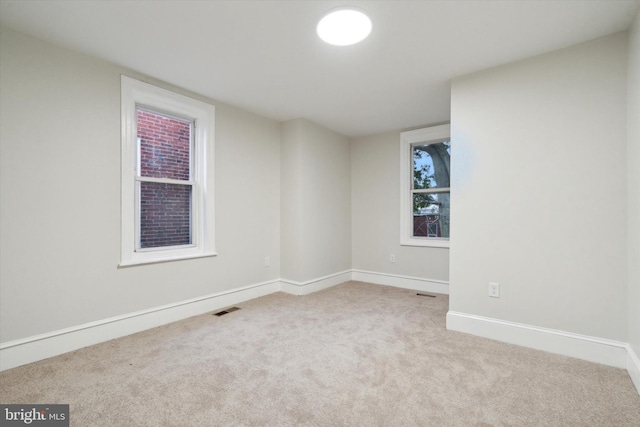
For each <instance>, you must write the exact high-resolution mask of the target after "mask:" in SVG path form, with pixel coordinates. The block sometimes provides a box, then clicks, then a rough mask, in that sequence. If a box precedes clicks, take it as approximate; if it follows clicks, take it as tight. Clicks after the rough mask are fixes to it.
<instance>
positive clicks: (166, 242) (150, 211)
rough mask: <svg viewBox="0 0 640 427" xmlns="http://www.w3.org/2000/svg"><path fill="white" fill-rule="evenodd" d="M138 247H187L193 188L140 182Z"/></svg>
mask: <svg viewBox="0 0 640 427" xmlns="http://www.w3.org/2000/svg"><path fill="white" fill-rule="evenodd" d="M139 185H140V247H141V248H156V247H161V246H177V245H189V244H191V243H193V242H192V238H191V197H192V194H191V193H192V186H191V185H180V184H164V183H158V182H140V183H139Z"/></svg>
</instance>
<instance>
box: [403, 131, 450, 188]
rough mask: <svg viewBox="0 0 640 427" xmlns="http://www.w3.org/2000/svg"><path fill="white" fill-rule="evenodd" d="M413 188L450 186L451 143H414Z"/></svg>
mask: <svg viewBox="0 0 640 427" xmlns="http://www.w3.org/2000/svg"><path fill="white" fill-rule="evenodd" d="M412 147H413V188H414V189H422V188H448V187H450V185H449V163H450V158H451V143H450V142H449V141H445V142H438V143H435V144H428V145H413V146H412Z"/></svg>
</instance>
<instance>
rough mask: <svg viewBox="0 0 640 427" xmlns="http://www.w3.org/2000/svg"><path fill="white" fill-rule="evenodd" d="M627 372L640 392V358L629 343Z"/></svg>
mask: <svg viewBox="0 0 640 427" xmlns="http://www.w3.org/2000/svg"><path fill="white" fill-rule="evenodd" d="M627 372H629V376H630V377H631V381H633V385H634V386H636V390H637V391H638V394H640V358H639V357H638V355H637V354H636V352H635V351H634V350H633V348H632V347H631V346H630V345H629V344H627Z"/></svg>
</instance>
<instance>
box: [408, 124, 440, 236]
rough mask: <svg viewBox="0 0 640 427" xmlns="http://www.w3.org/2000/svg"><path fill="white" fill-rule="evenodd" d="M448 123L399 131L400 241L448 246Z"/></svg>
mask: <svg viewBox="0 0 640 427" xmlns="http://www.w3.org/2000/svg"><path fill="white" fill-rule="evenodd" d="M449 133H450V126H449V125H441V126H434V127H430V128H423V129H416V130H413V131H407V132H402V134H401V138H400V146H401V155H400V157H401V212H400V215H401V221H400V229H401V236H400V243H401V244H402V245H409V246H435V247H449V231H450V227H449V225H450V211H451V203H450V194H451V193H450V159H451V143H450V136H449Z"/></svg>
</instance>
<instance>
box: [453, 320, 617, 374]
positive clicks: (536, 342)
mask: <svg viewBox="0 0 640 427" xmlns="http://www.w3.org/2000/svg"><path fill="white" fill-rule="evenodd" d="M447 329H450V330H453V331H459V332H465V333H468V334H472V335H477V336H481V337H484V338H490V339H494V340H497V341H502V342H507V343H510V344H516V345H520V346H523V347H529V348H533V349H536V350H543V351H547V352H550V353H556V354H561V355H564V356H571V357H575V358H578V359H583V360H588V361H590V362H595V363H601V364H603V365H608V366H613V367H616V368H622V369H625V368H626V367H627V357H628V356H627V355H628V345H627V344H626V343H623V342H620V341H613V340H607V339H604V338H597V337H592V336H588V335H580V334H574V333H572V332H565V331H559V330H556V329H547V328H541V327H537V326H531V325H526V324H522V323H515V322H509V321H505V320H499V319H492V318H489V317H483V316H476V315H472V314H466V313H459V312H455V311H449V312H448V313H447Z"/></svg>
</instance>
